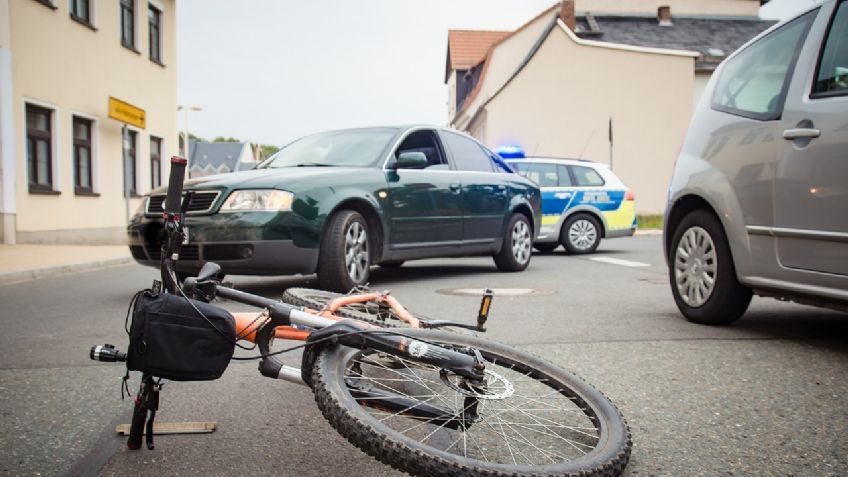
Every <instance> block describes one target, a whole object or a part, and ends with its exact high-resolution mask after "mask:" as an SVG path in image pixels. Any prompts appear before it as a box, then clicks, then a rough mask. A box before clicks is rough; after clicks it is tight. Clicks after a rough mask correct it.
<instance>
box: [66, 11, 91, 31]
mask: <svg viewBox="0 0 848 477" xmlns="http://www.w3.org/2000/svg"><path fill="white" fill-rule="evenodd" d="M71 20H73V21H75V22H77V23H79V24H80V25H82V26H85V27H88V28H89V29H90V30H91V31H97V27H95V26H94V25H92V24H91V23H90V22H89V21H88V20H86V19H85V18H82V17H78V16H76V15H74V14H73V13H71Z"/></svg>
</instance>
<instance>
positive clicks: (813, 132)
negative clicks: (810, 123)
mask: <svg viewBox="0 0 848 477" xmlns="http://www.w3.org/2000/svg"><path fill="white" fill-rule="evenodd" d="M819 136H821V129H815V128H792V129H787V130H786V131H783V139H788V140H790V141H792V140H795V139H815V138H817V137H819Z"/></svg>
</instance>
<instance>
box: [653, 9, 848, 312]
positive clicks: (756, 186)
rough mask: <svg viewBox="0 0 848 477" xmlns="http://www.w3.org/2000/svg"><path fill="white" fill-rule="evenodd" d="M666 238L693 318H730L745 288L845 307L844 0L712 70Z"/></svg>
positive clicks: (847, 150) (675, 281)
mask: <svg viewBox="0 0 848 477" xmlns="http://www.w3.org/2000/svg"><path fill="white" fill-rule="evenodd" d="M664 244H665V253H666V258H667V262H668V269H669V277H670V279H671V291H672V294H673V295H674V300H675V302H676V303H677V306H678V307H679V308H680V311H681V312H682V313H683V315H684V316H685V317H686V318H688V319H689V320H691V321H694V322H697V323H707V324H723V323H729V322H732V321H734V320H736V319H738V318H739V317H741V316H742V315H743V314H744V313H745V311H746V309H747V308H748V305H749V303H750V301H751V296H752V293H755V294H758V295H763V296H771V297H776V298H779V299H783V300H793V301H797V302H800V303H806V304H812V305H818V306H826V307H831V308H835V309H840V310H844V311H848V1H845V0H828V1H824V2H822V3H821V4H820V5H818V6H816V7H815V8H812V9H810V10H808V11H807V12H805V13H803V14H801V15H799V16H798V17H796V18H794V19H792V20H790V21H787V22H785V23H782V24H780V25H778V26H776V27H775V28H772V29H771V30H769V31H767V32H765V33H764V34H763V35H760V36H759V37H757V38H755V39H754V40H752V41H751V42H750V43H749V44H747V45H746V46H744V47H743V48H741V49H740V50H739V51H737V52H736V53H734V54H733V55H732V56H730V57H729V58H728V59H727V60H726V61H725V62H724V63H723V64H722V65H721V66H720V67H719V68H718V69H717V70H716V72H715V74H714V75H713V77H712V79H711V80H710V82H709V84H708V86H707V88H706V91H705V92H704V95H703V99H702V100H701V103H700V104H699V105H698V107H697V109H696V111H695V114H694V117H693V119H692V122H691V124H690V126H689V131H688V133H687V135H686V139H685V142H684V144H683V148H682V151H681V153H680V157H679V158H678V160H677V164H676V166H675V169H674V174H673V176H672V180H671V186H670V188H669V201H668V208H667V210H666V219H665V240H664Z"/></svg>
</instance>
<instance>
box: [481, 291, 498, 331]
mask: <svg viewBox="0 0 848 477" xmlns="http://www.w3.org/2000/svg"><path fill="white" fill-rule="evenodd" d="M493 296H494V292H492V290H491V289H489V288H486V291H484V292H483V299H482V300H481V301H480V311H478V312H477V330H479V331H486V320H488V319H489V309H490V308H491V307H492V297H493Z"/></svg>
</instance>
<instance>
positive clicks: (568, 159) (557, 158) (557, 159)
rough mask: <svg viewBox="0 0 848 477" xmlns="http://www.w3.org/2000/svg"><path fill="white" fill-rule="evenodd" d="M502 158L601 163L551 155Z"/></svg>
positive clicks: (509, 160)
mask: <svg viewBox="0 0 848 477" xmlns="http://www.w3.org/2000/svg"><path fill="white" fill-rule="evenodd" d="M504 160H505V161H507V162H521V161H543V162H551V163H562V162H565V163H574V164H578V163H584V164H585V163H589V164H597V165H602V164H600V163H597V162H595V161H590V160H589V159H573V158H570V157H553V156H527V157H522V158H510V159H504Z"/></svg>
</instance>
